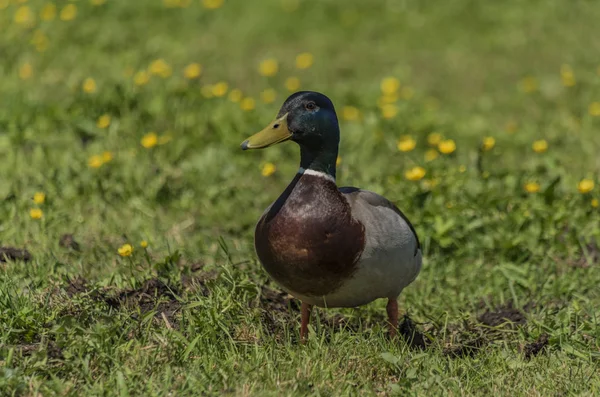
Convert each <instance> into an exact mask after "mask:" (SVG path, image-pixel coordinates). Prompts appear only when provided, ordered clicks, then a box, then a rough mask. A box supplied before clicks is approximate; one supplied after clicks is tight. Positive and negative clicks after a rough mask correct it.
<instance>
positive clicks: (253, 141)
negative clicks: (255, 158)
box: [241, 113, 292, 150]
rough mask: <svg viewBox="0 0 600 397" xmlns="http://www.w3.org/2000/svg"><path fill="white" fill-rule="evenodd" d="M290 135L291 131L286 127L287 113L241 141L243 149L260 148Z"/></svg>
mask: <svg viewBox="0 0 600 397" xmlns="http://www.w3.org/2000/svg"><path fill="white" fill-rule="evenodd" d="M291 137H292V132H291V131H290V130H289V129H288V124H287V113H286V114H284V115H283V116H281V117H280V118H278V119H275V120H274V121H273V122H271V124H269V125H268V126H267V127H266V128H265V129H263V130H262V131H260V132H257V133H256V134H254V135H252V136H251V137H250V138H248V139H246V140H245V141H244V142H242V144H241V146H242V149H243V150H247V149H262V148H265V147H269V146H271V145H275V144H276V143H279V142H283V141H287V140H288V139H290V138H291Z"/></svg>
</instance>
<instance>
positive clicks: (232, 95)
mask: <svg viewBox="0 0 600 397" xmlns="http://www.w3.org/2000/svg"><path fill="white" fill-rule="evenodd" d="M242 97H243V94H242V91H241V90H239V89H237V88H234V89H233V90H231V91H229V96H228V98H229V100H230V101H231V102H239V101H241V100H242Z"/></svg>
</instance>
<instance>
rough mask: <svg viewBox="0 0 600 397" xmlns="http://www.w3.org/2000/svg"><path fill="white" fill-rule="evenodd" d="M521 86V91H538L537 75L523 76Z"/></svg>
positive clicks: (528, 92)
mask: <svg viewBox="0 0 600 397" xmlns="http://www.w3.org/2000/svg"><path fill="white" fill-rule="evenodd" d="M519 87H520V89H521V91H523V92H524V93H526V94H530V93H532V92H535V91H537V89H538V82H537V80H536V79H535V77H531V76H528V77H525V78H523V79H522V80H521V81H520V83H519Z"/></svg>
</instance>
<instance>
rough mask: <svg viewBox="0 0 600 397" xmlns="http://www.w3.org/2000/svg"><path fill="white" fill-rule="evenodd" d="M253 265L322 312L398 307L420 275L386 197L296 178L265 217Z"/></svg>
mask: <svg viewBox="0 0 600 397" xmlns="http://www.w3.org/2000/svg"><path fill="white" fill-rule="evenodd" d="M255 246H256V252H257V254H258V257H259V259H260V261H261V263H262V264H263V266H264V267H265V269H266V270H267V272H268V273H269V275H270V276H271V277H272V278H273V279H274V280H275V281H276V282H277V283H278V284H279V285H281V286H282V287H283V289H285V290H286V291H287V292H289V293H290V294H291V295H292V296H294V297H296V298H298V299H300V300H301V301H302V302H306V303H308V304H311V305H315V306H321V307H355V306H360V305H364V304H366V303H369V302H371V301H373V300H375V299H378V298H388V299H396V298H397V297H398V296H399V295H400V293H401V292H402V289H404V287H406V286H407V285H408V284H410V283H411V282H412V281H413V280H414V279H415V277H416V276H417V274H418V273H419V270H420V268H421V252H420V249H419V243H418V240H417V238H416V235H415V233H414V232H413V229H412V226H411V225H410V223H408V222H407V221H406V220H405V218H404V217H403V216H402V215H401V213H400V211H399V210H398V209H397V208H396V207H395V206H394V205H393V204H392V203H390V202H389V201H388V200H386V199H385V198H384V197H382V196H380V195H378V194H375V193H373V192H369V191H366V190H360V189H357V188H352V187H342V188H340V189H338V187H337V186H336V184H335V181H334V180H333V179H332V178H330V177H328V176H327V175H326V174H320V175H319V174H317V173H310V174H306V173H298V175H296V177H295V178H294V180H293V181H292V183H291V184H290V185H289V186H288V188H287V189H286V190H285V191H284V192H283V194H282V195H281V196H280V197H279V198H278V199H277V201H275V202H274V203H273V204H272V205H271V206H270V207H269V208H268V209H267V211H265V213H264V214H263V216H262V217H261V218H260V220H259V222H258V224H257V226H256V233H255Z"/></svg>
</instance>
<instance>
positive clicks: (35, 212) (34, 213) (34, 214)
mask: <svg viewBox="0 0 600 397" xmlns="http://www.w3.org/2000/svg"><path fill="white" fill-rule="evenodd" d="M29 216H30V217H31V219H42V216H44V213H43V212H42V210H41V209H39V208H32V209H30V210H29Z"/></svg>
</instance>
